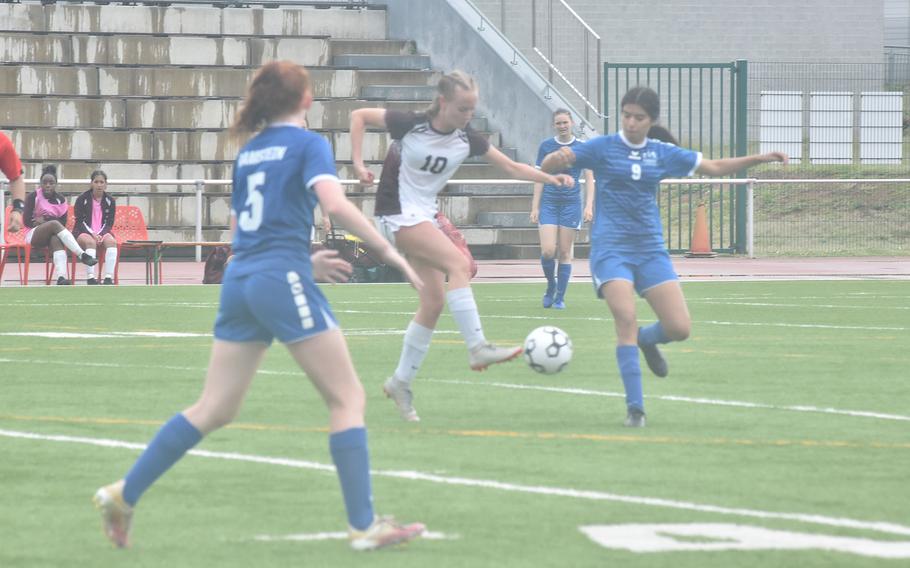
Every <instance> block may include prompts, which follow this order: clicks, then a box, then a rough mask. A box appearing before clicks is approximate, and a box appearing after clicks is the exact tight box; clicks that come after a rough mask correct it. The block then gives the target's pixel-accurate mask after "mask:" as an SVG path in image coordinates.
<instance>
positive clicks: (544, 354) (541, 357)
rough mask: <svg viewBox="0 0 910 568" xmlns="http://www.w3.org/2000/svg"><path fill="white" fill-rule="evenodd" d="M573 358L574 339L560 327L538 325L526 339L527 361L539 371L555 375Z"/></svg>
mask: <svg viewBox="0 0 910 568" xmlns="http://www.w3.org/2000/svg"><path fill="white" fill-rule="evenodd" d="M571 359H572V340H571V339H569V336H568V335H567V334H566V332H564V331H563V330H561V329H559V328H558V327H554V326H552V325H545V326H543V327H538V328H537V329H535V330H534V331H532V332H531V333H529V334H528V337H527V338H526V339H525V361H527V362H528V366H530V367H531V368H532V369H534V370H535V371H537V372H538V373H543V374H544V375H554V374H556V373H558V372H560V371H562V370H563V369H565V368H566V365H568V364H569V361H570V360H571Z"/></svg>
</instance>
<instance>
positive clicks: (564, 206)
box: [531, 108, 594, 310]
mask: <svg viewBox="0 0 910 568" xmlns="http://www.w3.org/2000/svg"><path fill="white" fill-rule="evenodd" d="M573 126H575V123H574V121H573V120H572V113H571V112H569V111H568V110H566V109H564V108H560V109H556V111H555V112H554V113H553V128H554V130H556V136H554V137H552V138H547V139H546V140H544V141H543V142H541V143H540V148H539V149H538V150H537V162H536V164H537V167H538V168H539V167H540V163H541V162H542V161H543V159H544V158H545V157H546V156H547V154H549V153H551V152H555V151H556V150H558V149H559V148H561V147H563V146H567V147H569V148H572V147H574V146H576V145H578V144H581V140H579V139H577V138H575V135H574V134H573V133H572V127H573ZM582 171H584V175H585V207H584V213H582V208H581V190H580V189H579V185H578V178H579V177H580V176H581V174H582ZM562 173H564V174H568V175H570V176H572V179H573V180H575V185H574V186H573V187H559V186H554V185H550V184H546V185H545V184H542V183H535V184H534V197H533V198H532V199H531V222H532V223H538V232H539V233H540V265H541V266H542V267H543V274H544V276H545V277H546V278H547V291H546V293H545V294H544V295H543V307H545V308H549V307H553V308H555V309H557V310H562V309H565V307H566V303H565V297H566V290H567V289H568V287H569V279H570V278H571V277H572V252H573V251H572V248H573V244H574V243H575V235H576V233H578V230H579V229H581V223H582V220H584V221H590V220H591V219H592V218H593V217H594V178H593V176H592V175H591V170H582V169H581V168H579V167H571V168H569V169H568V170H566V171H564V172H562ZM557 258H558V260H559V268H558V269H557V267H556V260H557Z"/></svg>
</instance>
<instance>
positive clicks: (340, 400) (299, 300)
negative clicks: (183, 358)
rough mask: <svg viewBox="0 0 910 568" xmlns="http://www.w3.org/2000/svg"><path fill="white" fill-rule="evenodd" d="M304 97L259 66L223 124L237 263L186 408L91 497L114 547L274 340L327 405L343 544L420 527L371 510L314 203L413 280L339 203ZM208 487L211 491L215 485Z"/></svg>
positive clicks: (280, 73) (356, 396)
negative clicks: (231, 147) (315, 230)
mask: <svg viewBox="0 0 910 568" xmlns="http://www.w3.org/2000/svg"><path fill="white" fill-rule="evenodd" d="M312 102H313V91H312V89H311V88H310V80H309V75H308V74H307V72H306V70H305V69H304V68H303V67H300V66H298V65H296V64H294V63H292V62H290V61H274V62H271V63H268V64H266V65H264V66H263V67H262V68H261V69H260V70H259V71H258V72H257V73H256V75H255V76H254V77H253V82H252V84H251V85H250V90H249V93H248V95H247V97H246V100H245V101H244V104H243V107H242V109H241V110H240V112H239V113H238V115H237V118H236V119H235V122H234V125H233V127H232V131H233V133H234V134H236V135H238V136H246V135H249V134H255V136H253V138H252V139H250V140H249V141H248V142H247V143H246V145H244V147H243V148H242V149H241V150H240V153H239V154H238V156H237V160H236V161H235V162H234V180H233V192H232V196H231V213H232V219H231V220H232V223H231V225H232V227H233V228H234V229H235V230H234V240H233V245H232V249H233V253H234V257H233V261H232V262H231V263H230V264H229V265H228V268H227V270H226V271H225V276H224V281H223V284H222V286H221V300H220V303H219V307H218V316H217V318H216V320H215V333H214V335H215V341H214V344H213V345H212V354H211V358H210V361H209V368H208V372H207V374H206V379H205V387H204V388H203V391H202V395H201V396H200V398H199V400H198V401H197V402H196V403H195V404H193V405H192V406H190V407H189V408H187V409H186V410H184V411H183V412H181V413H178V414H177V415H175V416H174V417H173V418H171V419H170V420H169V421H168V422H167V423H166V424H165V425H164V426H163V427H162V428H161V430H159V431H158V433H157V434H156V435H155V438H154V439H153V440H152V441H151V442H150V443H149V445H148V447H147V448H146V449H145V451H144V452H143V453H142V455H141V456H139V459H138V460H137V461H136V463H135V464H134V465H133V467H132V468H131V469H130V471H129V472H128V473H127V474H126V476H125V477H124V478H123V479H121V480H120V481H117V482H115V483H112V484H111V485H107V486H105V487H102V488H101V489H99V490H98V491H97V493H96V494H95V498H94V500H95V504H96V506H97V507H98V508H99V509H100V511H101V516H102V521H103V526H104V531H105V534H106V535H107V537H108V538H109V539H110V540H111V541H112V542H113V543H114V545H116V546H118V547H125V546H127V545H128V544H129V529H130V523H131V520H132V516H133V507H134V506H135V505H136V502H137V501H138V499H139V497H140V496H141V495H142V493H143V492H144V491H145V490H146V489H148V488H149V487H150V486H151V485H152V483H154V482H155V480H156V479H158V478H159V477H160V476H161V475H162V474H163V473H164V472H165V471H167V470H168V469H169V468H170V467H171V466H173V465H174V464H175V463H176V462H177V461H178V460H179V459H180V458H181V457H182V456H183V455H184V454H185V453H186V452H187V451H188V450H190V449H191V448H192V447H193V446H195V445H196V444H197V443H198V442H199V441H200V440H201V439H202V437H203V436H205V435H206V434H209V433H211V432H213V431H214V430H216V429H218V428H220V427H222V426H225V425H226V424H228V423H229V422H231V421H232V420H233V418H234V417H235V416H236V415H237V413H238V412H239V411H240V407H241V404H242V403H243V399H244V397H245V395H246V392H247V390H248V389H249V386H250V383H251V381H252V380H253V376H254V375H255V374H256V370H257V369H258V367H259V364H260V363H261V362H262V358H263V357H264V356H265V352H266V350H267V349H268V346H269V344H270V343H271V342H272V339H273V338H276V337H277V338H278V340H279V341H281V342H282V343H284V344H285V346H286V347H287V349H288V351H289V352H290V354H291V356H292V357H293V358H294V360H295V361H296V362H297V364H298V365H300V368H301V369H302V370H303V371H304V372H305V373H306V375H307V377H309V379H310V381H312V383H313V385H314V386H315V387H316V390H318V391H319V394H321V395H322V398H323V400H324V401H325V403H326V406H328V408H329V449H330V451H331V454H332V460H333V461H334V462H335V468H336V470H337V473H338V478H339V481H340V482H341V492H342V495H343V497H344V504H345V509H346V510H347V516H348V524H349V527H350V529H349V533H350V544H351V546H352V547H353V548H354V549H355V550H372V549H376V548H382V547H384V546H389V545H392V544H396V543H399V542H403V541H408V540H411V539H414V538H416V537H418V536H419V535H420V534H422V533H423V531H424V526H423V525H422V524H420V523H414V524H411V525H406V526H402V525H399V524H397V523H395V522H394V521H393V520H392V519H391V517H379V516H376V515H374V513H373V495H372V489H371V483H370V462H369V452H368V450H367V434H366V427H365V423H364V407H365V404H366V402H365V396H364V391H363V386H362V385H361V384H360V380H359V379H358V378H357V373H356V372H355V370H354V367H353V365H352V364H351V357H350V355H349V353H348V348H347V344H346V342H345V339H344V336H343V335H342V333H341V330H340V329H339V328H338V323H337V321H336V320H335V316H334V315H333V314H332V310H331V307H330V306H329V304H328V302H327V301H326V299H325V297H324V296H323V295H322V292H321V291H320V290H319V288H318V287H317V286H316V284H315V282H314V277H315V278H319V279H320V280H325V279H326V278H328V279H329V280H335V279H337V278H335V277H337V276H338V273H337V272H333V270H334V269H333V266H335V265H333V264H332V262H331V259H330V260H329V261H326V258H325V257H324V256H317V255H318V254H319V253H317V255H314V256H313V258H312V259H311V257H310V253H309V251H310V228H311V227H312V225H313V209H314V207H315V206H316V203H317V202H318V203H319V205H320V206H321V207H322V210H323V211H324V212H326V213H328V214H329V215H331V216H332V217H334V218H336V219H338V220H339V221H341V222H342V223H343V224H344V226H345V227H346V228H347V229H348V230H350V231H351V232H353V233H354V234H356V235H358V236H359V237H361V238H362V239H363V240H364V241H365V242H366V244H367V245H369V246H370V247H371V250H373V251H374V252H375V253H376V254H378V255H379V258H381V259H382V261H383V262H385V263H387V264H390V265H391V266H394V267H395V268H397V269H398V270H400V271H402V273H403V274H404V276H405V277H406V278H407V279H408V280H409V281H410V282H411V283H412V284H413V285H414V286H415V287H417V288H418V289H420V287H421V286H422V284H421V282H420V278H419V277H418V276H417V275H416V273H415V272H414V270H413V269H412V268H411V267H410V265H408V263H407V262H406V261H405V260H404V258H403V257H402V256H401V255H400V254H399V253H398V252H397V251H396V250H395V248H394V247H393V246H391V245H390V244H389V243H388V241H387V240H386V239H385V238H384V237H383V236H382V235H381V234H379V232H378V231H377V230H376V228H375V227H374V226H373V224H372V223H371V222H370V220H369V219H367V218H366V217H364V216H363V214H362V213H361V212H360V210H359V209H358V208H357V207H356V206H355V205H354V204H352V203H351V202H350V201H348V199H347V198H346V197H345V194H344V191H343V190H342V188H341V185H340V184H339V183H338V178H337V174H336V172H335V160H334V158H333V156H332V152H331V148H330V146H329V145H328V143H327V142H326V141H325V139H324V138H322V137H321V136H319V135H318V134H315V133H313V132H310V131H308V130H306V129H305V128H304V127H303V125H304V120H305V117H306V112H307V109H309V108H310V105H311V104H312ZM260 130H261V132H259V131H260ZM257 132H258V133H257ZM336 260H337V259H336ZM336 268H337V266H336ZM348 268H349V267H348ZM333 275H334V276H333ZM212 491H214V492H217V491H218V489H217V483H215V484H213V485H212ZM219 498H220V497H219Z"/></svg>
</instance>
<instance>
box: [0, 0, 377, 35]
mask: <svg viewBox="0 0 910 568" xmlns="http://www.w3.org/2000/svg"><path fill="white" fill-rule="evenodd" d="M0 31H20V32H51V33H87V34H115V35H123V34H156V35H208V36H252V37H263V36H273V37H276V36H292V37H299V36H311V37H326V38H327V37H335V38H345V39H378V40H381V39H385V37H386V13H385V10H383V9H370V10H347V9H344V8H341V7H339V8H332V9H317V8H314V7H312V6H301V7H291V6H287V5H284V6H282V7H281V9H280V10H275V9H271V8H264V7H262V6H256V7H242V6H236V7H231V8H230V9H221V8H216V7H213V6H188V5H186V4H180V5H175V6H167V7H153V6H118V5H107V6H95V5H90V4H77V5H67V4H63V3H58V4H53V5H49V6H42V5H40V4H32V3H29V4H8V3H3V4H0Z"/></svg>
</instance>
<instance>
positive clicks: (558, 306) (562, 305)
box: [553, 298, 566, 310]
mask: <svg viewBox="0 0 910 568" xmlns="http://www.w3.org/2000/svg"><path fill="white" fill-rule="evenodd" d="M553 309H554V310H564V309H566V302H565V300H563V299H561V298H560V299H557V300H554V301H553Z"/></svg>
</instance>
